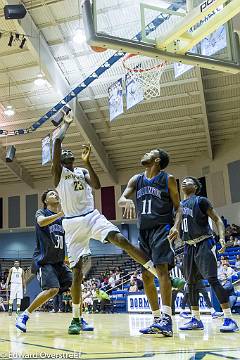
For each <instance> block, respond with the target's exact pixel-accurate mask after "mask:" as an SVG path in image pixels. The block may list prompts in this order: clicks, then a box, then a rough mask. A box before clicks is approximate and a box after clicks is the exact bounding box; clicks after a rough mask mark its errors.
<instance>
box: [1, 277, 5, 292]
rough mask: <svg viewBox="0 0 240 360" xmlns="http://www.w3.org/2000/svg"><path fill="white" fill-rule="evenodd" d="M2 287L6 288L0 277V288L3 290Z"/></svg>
mask: <svg viewBox="0 0 240 360" xmlns="http://www.w3.org/2000/svg"><path fill="white" fill-rule="evenodd" d="M4 289H6V283H5V282H4V280H3V279H2V280H1V282H0V290H4Z"/></svg>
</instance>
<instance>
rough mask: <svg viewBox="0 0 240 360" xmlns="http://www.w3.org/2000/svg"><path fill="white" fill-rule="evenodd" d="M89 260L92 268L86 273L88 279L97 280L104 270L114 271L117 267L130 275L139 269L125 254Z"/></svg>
mask: <svg viewBox="0 0 240 360" xmlns="http://www.w3.org/2000/svg"><path fill="white" fill-rule="evenodd" d="M91 259H92V266H91V269H90V271H89V273H88V278H93V277H94V278H98V277H99V276H100V275H101V274H102V273H104V272H105V271H106V270H108V271H110V270H114V269H115V268H117V267H120V268H121V269H123V270H124V271H125V272H127V273H131V272H133V271H134V270H136V269H137V268H138V267H139V265H138V264H137V263H136V262H135V261H134V260H132V259H131V258H130V257H129V256H128V255H127V254H121V255H106V256H92V257H91Z"/></svg>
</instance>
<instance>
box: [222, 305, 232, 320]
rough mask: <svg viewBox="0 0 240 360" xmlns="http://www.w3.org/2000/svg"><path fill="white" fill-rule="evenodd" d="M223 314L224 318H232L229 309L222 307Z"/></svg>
mask: <svg viewBox="0 0 240 360" xmlns="http://www.w3.org/2000/svg"><path fill="white" fill-rule="evenodd" d="M223 314H224V318H228V319H231V318H232V313H231V309H230V308H228V309H223Z"/></svg>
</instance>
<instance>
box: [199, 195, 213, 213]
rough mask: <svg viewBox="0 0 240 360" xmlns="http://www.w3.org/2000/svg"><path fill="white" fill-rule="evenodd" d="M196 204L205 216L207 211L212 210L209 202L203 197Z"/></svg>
mask: <svg viewBox="0 0 240 360" xmlns="http://www.w3.org/2000/svg"><path fill="white" fill-rule="evenodd" d="M198 204H199V207H200V209H201V211H202V212H203V213H204V214H205V215H206V214H207V211H208V209H213V206H212V204H211V202H210V201H209V200H208V199H207V198H205V197H200V199H199V202H198Z"/></svg>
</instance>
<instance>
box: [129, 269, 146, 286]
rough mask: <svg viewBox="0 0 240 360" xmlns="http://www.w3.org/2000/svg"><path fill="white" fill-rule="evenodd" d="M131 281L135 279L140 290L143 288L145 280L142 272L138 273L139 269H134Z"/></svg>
mask: <svg viewBox="0 0 240 360" xmlns="http://www.w3.org/2000/svg"><path fill="white" fill-rule="evenodd" d="M130 281H135V282H136V284H137V288H138V290H139V291H142V290H143V281H142V273H140V274H138V272H137V271H134V273H133V274H132V276H131V278H130Z"/></svg>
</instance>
